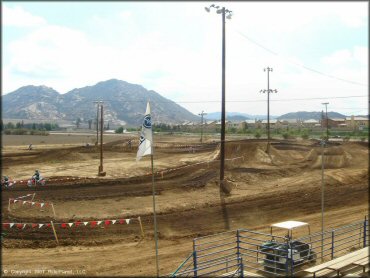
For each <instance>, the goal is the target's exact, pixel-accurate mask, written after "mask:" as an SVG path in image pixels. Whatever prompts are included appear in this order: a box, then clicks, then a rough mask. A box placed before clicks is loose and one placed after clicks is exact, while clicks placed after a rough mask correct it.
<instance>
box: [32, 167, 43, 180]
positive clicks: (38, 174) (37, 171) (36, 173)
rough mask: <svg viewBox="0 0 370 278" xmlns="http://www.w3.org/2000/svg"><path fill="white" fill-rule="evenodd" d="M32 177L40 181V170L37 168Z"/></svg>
mask: <svg viewBox="0 0 370 278" xmlns="http://www.w3.org/2000/svg"><path fill="white" fill-rule="evenodd" d="M32 178H34V179H35V181H36V182H38V181H39V180H40V178H41V176H40V172H39V170H37V169H36V170H35V173H34V174H33V176H32Z"/></svg>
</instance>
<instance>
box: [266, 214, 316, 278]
mask: <svg viewBox="0 0 370 278" xmlns="http://www.w3.org/2000/svg"><path fill="white" fill-rule="evenodd" d="M303 227H307V228H308V235H311V230H310V225H309V224H308V223H305V222H300V221H292V220H290V221H285V222H280V223H275V224H272V225H271V236H272V238H271V240H269V241H266V242H264V243H263V244H261V245H260V246H259V249H260V253H262V254H263V255H264V258H263V266H264V269H265V271H268V272H273V273H283V272H285V273H290V272H291V271H292V268H293V267H298V266H300V265H302V264H306V263H309V262H314V261H316V253H315V252H314V251H313V250H312V244H311V242H308V243H307V242H301V241H296V240H293V230H295V229H297V228H303ZM273 228H275V229H276V228H278V229H284V230H286V231H287V234H286V236H285V238H286V241H285V242H282V241H281V240H280V241H278V240H276V239H275V236H274V234H273Z"/></svg>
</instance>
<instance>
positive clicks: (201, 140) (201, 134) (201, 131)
mask: <svg viewBox="0 0 370 278" xmlns="http://www.w3.org/2000/svg"><path fill="white" fill-rule="evenodd" d="M198 115H199V116H201V119H202V120H201V126H200V143H201V144H202V143H203V116H204V115H207V113H204V111H203V110H202V113H200V114H198Z"/></svg>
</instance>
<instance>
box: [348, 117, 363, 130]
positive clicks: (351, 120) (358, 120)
mask: <svg viewBox="0 0 370 278" xmlns="http://www.w3.org/2000/svg"><path fill="white" fill-rule="evenodd" d="M345 124H346V125H347V126H348V127H349V128H351V129H352V130H363V129H364V128H369V118H365V117H355V116H353V115H352V116H351V117H347V118H346V119H345Z"/></svg>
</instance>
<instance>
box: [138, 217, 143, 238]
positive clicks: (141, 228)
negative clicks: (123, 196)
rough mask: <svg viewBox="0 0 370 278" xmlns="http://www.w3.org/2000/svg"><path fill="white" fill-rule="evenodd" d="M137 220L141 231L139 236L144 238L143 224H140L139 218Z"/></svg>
mask: <svg viewBox="0 0 370 278" xmlns="http://www.w3.org/2000/svg"><path fill="white" fill-rule="evenodd" d="M137 220H139V224H140V230H141V236H142V237H143V238H144V237H145V235H144V229H143V224H142V223H141V218H140V216H139V217H138V218H137Z"/></svg>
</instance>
